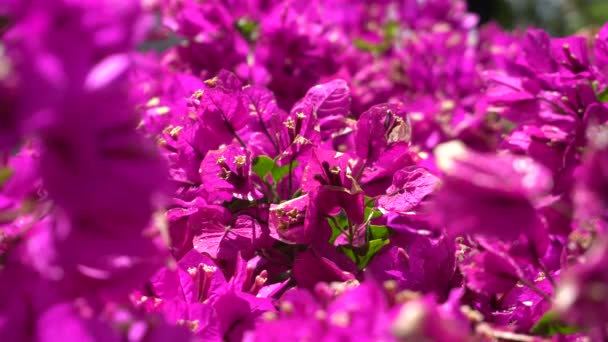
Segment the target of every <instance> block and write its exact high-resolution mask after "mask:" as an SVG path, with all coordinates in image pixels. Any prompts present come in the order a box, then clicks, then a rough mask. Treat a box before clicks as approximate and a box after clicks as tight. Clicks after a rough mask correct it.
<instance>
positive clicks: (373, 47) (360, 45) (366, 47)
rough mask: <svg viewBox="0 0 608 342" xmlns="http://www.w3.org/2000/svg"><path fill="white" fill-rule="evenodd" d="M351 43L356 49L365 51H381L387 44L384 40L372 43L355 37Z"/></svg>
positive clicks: (385, 48) (384, 49)
mask: <svg viewBox="0 0 608 342" xmlns="http://www.w3.org/2000/svg"><path fill="white" fill-rule="evenodd" d="M353 44H354V45H355V47H356V48H357V49H359V50H361V51H366V52H375V53H383V52H384V51H386V50H387V49H388V46H387V45H386V43H384V42H382V43H372V42H368V41H366V40H365V39H361V38H356V39H355V40H353Z"/></svg>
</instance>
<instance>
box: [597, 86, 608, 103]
mask: <svg viewBox="0 0 608 342" xmlns="http://www.w3.org/2000/svg"><path fill="white" fill-rule="evenodd" d="M596 96H597V100H598V101H600V102H608V87H606V88H604V90H602V91H600V92H599V93H598V94H597V95H596Z"/></svg>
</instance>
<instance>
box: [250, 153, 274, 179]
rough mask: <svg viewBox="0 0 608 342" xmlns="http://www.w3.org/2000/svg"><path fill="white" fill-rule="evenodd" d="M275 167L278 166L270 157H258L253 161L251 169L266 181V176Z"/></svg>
mask: <svg viewBox="0 0 608 342" xmlns="http://www.w3.org/2000/svg"><path fill="white" fill-rule="evenodd" d="M275 166H276V164H275V162H274V160H272V158H270V157H268V156H257V157H255V158H254V159H253V166H252V167H251V169H252V170H253V172H254V173H255V174H256V175H258V176H260V178H262V179H265V178H266V175H267V174H268V173H269V172H270V170H272V168H273V167H275Z"/></svg>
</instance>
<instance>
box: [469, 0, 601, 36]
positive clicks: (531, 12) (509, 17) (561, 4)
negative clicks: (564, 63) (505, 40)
mask: <svg viewBox="0 0 608 342" xmlns="http://www.w3.org/2000/svg"><path fill="white" fill-rule="evenodd" d="M467 2H468V3H469V8H470V9H471V10H472V11H474V12H477V13H479V14H480V15H481V17H482V20H484V21H487V20H496V21H498V22H500V23H501V24H502V25H503V26H505V27H508V28H515V27H527V26H536V27H539V28H543V29H545V30H547V31H549V32H550V33H551V34H553V35H557V36H564V35H568V34H572V33H575V32H577V31H579V30H581V29H593V28H595V27H598V26H601V25H602V24H603V23H604V22H607V21H608V0H468V1H467Z"/></svg>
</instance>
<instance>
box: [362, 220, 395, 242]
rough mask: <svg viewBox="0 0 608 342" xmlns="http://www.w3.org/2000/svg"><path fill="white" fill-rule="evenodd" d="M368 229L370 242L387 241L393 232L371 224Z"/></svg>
mask: <svg viewBox="0 0 608 342" xmlns="http://www.w3.org/2000/svg"><path fill="white" fill-rule="evenodd" d="M367 229H368V231H369V237H370V238H369V239H370V240H376V239H387V238H388V237H389V235H391V231H390V229H388V227H387V226H378V225H375V224H370V225H369V227H368V228H367Z"/></svg>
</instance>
